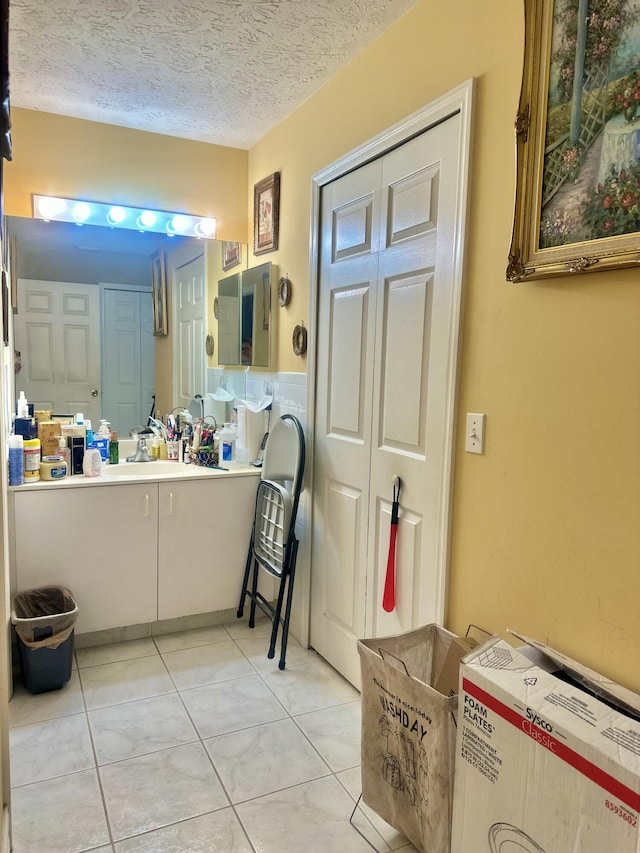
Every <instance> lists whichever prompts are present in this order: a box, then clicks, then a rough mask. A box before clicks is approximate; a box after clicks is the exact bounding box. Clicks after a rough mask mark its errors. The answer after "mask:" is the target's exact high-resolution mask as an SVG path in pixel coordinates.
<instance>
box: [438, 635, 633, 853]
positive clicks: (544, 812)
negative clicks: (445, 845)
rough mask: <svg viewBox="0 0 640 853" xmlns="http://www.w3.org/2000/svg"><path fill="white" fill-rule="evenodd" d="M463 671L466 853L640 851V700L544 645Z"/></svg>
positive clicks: (474, 662) (484, 651)
mask: <svg viewBox="0 0 640 853" xmlns="http://www.w3.org/2000/svg"><path fill="white" fill-rule="evenodd" d="M521 639H523V640H525V642H526V643H527V645H525V646H523V647H521V648H518V649H514V648H512V647H511V646H510V645H509V644H508V643H506V642H504V641H503V640H500V639H497V638H494V639H492V640H490V641H489V642H488V643H485V644H484V645H483V646H480V647H478V648H477V649H475V650H474V651H473V652H471V653H470V654H469V655H467V656H466V657H465V658H464V659H463V661H462V664H461V667H460V690H459V697H458V728H457V732H456V757H455V790H454V808H453V829H452V846H451V849H452V850H453V851H455V853H481V851H483V852H484V851H487V853H504V851H506V850H514V851H516V850H518V851H524V853H603V851H610V853H614V851H615V853H638V851H640V820H639V814H640V696H638V695H637V694H635V693H632V692H631V691H629V690H626V689H625V688H623V687H621V686H620V685H617V684H615V683H614V682H611V681H609V680H608V679H606V678H605V677H603V676H601V675H599V674H598V673H595V672H593V671H591V670H589V669H587V668H586V667H584V666H582V665H581V664H579V663H577V662H576V661H572V660H571V659H570V658H567V657H565V656H564V655H562V654H560V653H558V652H555V651H554V650H553V649H550V648H548V647H547V646H545V645H543V644H541V643H537V642H536V641H534V640H529V639H527V638H521Z"/></svg>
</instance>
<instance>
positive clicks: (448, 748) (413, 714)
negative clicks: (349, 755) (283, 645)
mask: <svg viewBox="0 0 640 853" xmlns="http://www.w3.org/2000/svg"><path fill="white" fill-rule="evenodd" d="M472 647H473V643H471V642H469V641H467V640H464V639H462V638H460V637H457V636H456V635H455V634H452V633H450V632H449V631H446V630H445V629H444V628H441V627H440V626H439V625H425V626H423V627H422V628H418V629H416V630H414V631H409V632H407V633H405V634H398V635H396V636H392V637H378V638H373V639H366V640H359V641H358V653H359V655H360V668H361V672H362V739H361V752H362V761H361V776H362V799H363V800H364V802H365V803H366V804H367V805H368V806H369V807H370V808H372V809H373V810H374V811H375V812H376V813H377V814H379V815H380V817H382V818H383V819H384V820H385V821H386V822H387V823H389V824H390V825H391V826H393V827H394V828H395V829H397V830H398V831H399V832H402V833H403V834H404V835H405V836H406V837H407V838H408V839H409V840H410V841H411V842H412V843H413V845H414V846H415V847H416V848H417V849H418V850H421V851H428V853H449V851H450V850H451V846H450V833H451V812H452V807H453V762H454V748H455V718H454V717H455V711H456V705H457V696H456V691H457V686H458V670H459V666H460V658H461V657H462V656H463V655H464V654H466V653H467V652H468V651H469V649H470V648H472ZM436 685H437V686H436Z"/></svg>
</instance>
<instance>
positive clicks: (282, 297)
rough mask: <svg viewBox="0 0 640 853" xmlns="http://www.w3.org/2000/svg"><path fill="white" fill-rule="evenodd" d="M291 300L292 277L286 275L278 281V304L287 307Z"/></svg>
mask: <svg viewBox="0 0 640 853" xmlns="http://www.w3.org/2000/svg"><path fill="white" fill-rule="evenodd" d="M289 302H291V279H290V278H289V277H288V276H286V275H285V276H282V278H281V279H280V280H279V281H278V305H279V306H280V307H281V308H286V307H287V305H288V304H289Z"/></svg>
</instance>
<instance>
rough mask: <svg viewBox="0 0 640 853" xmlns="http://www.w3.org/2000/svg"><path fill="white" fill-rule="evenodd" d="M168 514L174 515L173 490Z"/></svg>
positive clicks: (170, 494)
mask: <svg viewBox="0 0 640 853" xmlns="http://www.w3.org/2000/svg"><path fill="white" fill-rule="evenodd" d="M167 515H173V492H169V512H168V513H167Z"/></svg>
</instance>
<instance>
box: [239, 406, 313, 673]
mask: <svg viewBox="0 0 640 853" xmlns="http://www.w3.org/2000/svg"><path fill="white" fill-rule="evenodd" d="M304 464H305V440H304V433H303V431H302V426H301V424H300V421H299V420H298V419H297V418H296V417H294V415H283V416H282V417H281V418H280V419H279V420H278V421H276V423H275V424H274V426H273V427H272V429H271V431H270V433H269V437H268V439H267V445H266V447H265V450H264V460H263V463H262V471H261V475H260V483H259V485H258V492H257V495H256V507H255V513H254V518H253V528H252V531H251V542H250V544H249V553H248V554H247V564H246V567H245V572H244V581H243V583H242V592H241V594H240V604H239V605H238V619H240V618H242V614H243V612H244V603H245V599H246V598H249V599H250V601H251V610H250V613H249V627H250V628H253V627H255V615H256V607H259V608H260V610H261V611H262V612H263V613H265V614H266V615H267V616H268V617H269V618H270V619H271V621H272V623H273V627H272V629H271V643H270V645H269V651H268V654H267V657H269V658H273V657H274V655H275V651H276V640H277V637H278V630H279V628H280V626H281V625H282V640H281V646H280V660H279V662H278V666H279V668H280V669H284V667H285V657H286V653H287V638H288V635H289V619H290V617H291V602H292V599H293V581H294V578H295V570H296V559H297V555H298V539H297V538H296V535H295V525H296V516H297V514H298V503H299V500H300V492H301V490H302V479H303V476H304ZM260 569H263V570H264V571H265V572H267V573H268V574H269V575H271V576H272V577H274V578H277V579H278V580H279V581H280V585H279V589H278V597H277V600H276V605H275V607H274V606H273V604H272V603H271V602H269V601H267V599H266V598H265V597H264V596H263V595H262V593H260V592H258V573H259V570H260ZM249 586H250V588H249ZM285 592H286V604H285V608H284V616H283V615H282V605H283V603H284V602H285Z"/></svg>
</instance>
